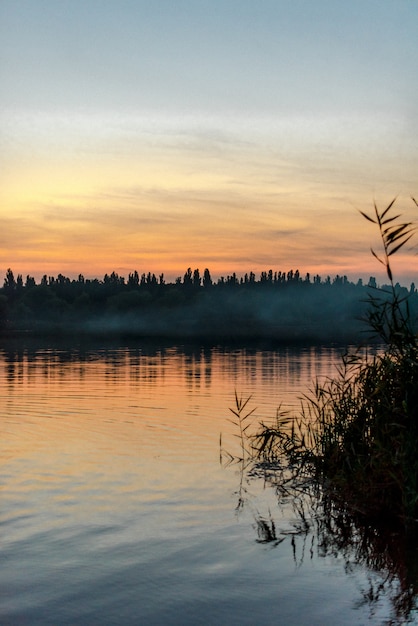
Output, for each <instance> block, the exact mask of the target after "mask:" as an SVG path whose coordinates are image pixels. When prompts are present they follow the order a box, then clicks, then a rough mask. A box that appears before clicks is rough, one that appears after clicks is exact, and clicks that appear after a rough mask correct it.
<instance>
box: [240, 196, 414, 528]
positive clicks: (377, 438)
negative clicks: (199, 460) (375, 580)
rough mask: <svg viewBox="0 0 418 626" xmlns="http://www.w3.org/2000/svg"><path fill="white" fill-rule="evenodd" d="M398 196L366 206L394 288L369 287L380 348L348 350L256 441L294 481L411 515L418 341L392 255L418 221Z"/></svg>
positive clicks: (376, 511) (371, 512) (261, 456)
mask: <svg viewBox="0 0 418 626" xmlns="http://www.w3.org/2000/svg"><path fill="white" fill-rule="evenodd" d="M413 201H414V203H415V204H416V205H417V206H418V204H417V202H416V200H415V199H413ZM394 204H395V201H394V200H393V201H392V202H391V203H390V204H389V205H388V206H387V207H386V208H385V209H384V210H383V211H380V210H379V209H378V207H377V206H376V205H375V206H374V214H372V215H368V214H366V213H363V212H362V215H363V217H364V218H365V219H366V220H368V221H370V222H372V223H373V224H374V225H376V226H377V228H378V230H379V234H380V238H381V242H382V252H381V253H377V252H376V251H375V250H373V249H372V254H373V256H374V257H375V258H376V259H377V260H378V262H379V263H381V264H382V265H383V266H384V267H385V270H386V274H387V277H388V279H389V285H388V287H387V288H385V289H383V290H382V289H373V290H371V292H370V296H369V302H368V304H369V306H368V313H367V322H368V325H369V327H370V329H371V330H372V331H373V333H374V334H375V335H376V336H377V338H378V339H379V340H380V342H381V343H382V344H383V349H382V350H381V351H378V353H377V354H375V355H373V356H371V355H370V354H367V353H365V352H364V351H362V350H360V349H358V350H357V351H355V352H353V353H350V354H346V355H345V356H344V357H343V358H342V363H341V365H340V367H339V369H338V371H337V374H336V376H335V377H333V378H330V379H327V380H326V381H325V382H324V383H321V384H320V383H319V382H317V383H316V385H315V387H314V389H313V390H312V393H311V394H308V395H306V396H304V397H303V398H302V407H301V413H300V415H297V416H292V417H289V416H288V415H286V414H284V413H282V412H278V414H277V416H276V419H275V421H274V423H273V424H266V423H261V425H260V428H259V430H258V432H257V433H256V434H255V435H253V438H252V446H253V451H254V458H256V459H257V460H258V462H259V463H263V464H264V465H265V464H269V463H270V464H274V463H277V460H278V459H281V461H282V463H283V462H285V464H286V468H287V472H288V478H287V479H288V480H295V479H296V478H298V479H299V480H300V479H301V478H302V479H303V480H305V479H307V478H311V479H313V480H316V481H320V482H321V484H322V485H323V486H324V487H325V488H326V490H327V492H328V493H331V494H332V496H333V497H334V498H336V499H337V500H340V501H341V502H344V503H347V502H348V503H349V505H350V507H351V508H352V510H355V511H357V512H359V513H361V514H363V515H366V516H368V517H369V518H370V517H375V516H382V515H384V516H385V517H396V518H398V519H399V518H400V519H403V520H411V519H417V517H418V340H417V335H416V326H415V322H416V320H413V319H412V318H411V314H410V311H409V307H408V298H407V297H405V296H401V295H400V294H399V289H398V288H397V285H396V284H395V283H394V279H393V273H392V267H391V257H392V256H393V255H394V254H395V253H397V252H398V251H399V250H401V249H402V248H403V247H404V246H405V244H406V243H407V242H408V241H409V240H410V238H411V237H412V236H413V234H414V230H415V227H414V225H413V224H412V223H411V222H404V221H402V219H401V215H399V214H395V213H394V211H393V207H394Z"/></svg>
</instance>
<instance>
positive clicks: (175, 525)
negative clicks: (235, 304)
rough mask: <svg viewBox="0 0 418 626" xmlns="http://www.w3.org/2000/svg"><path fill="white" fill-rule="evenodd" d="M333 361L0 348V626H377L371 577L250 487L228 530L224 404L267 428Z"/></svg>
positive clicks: (236, 353) (135, 349)
mask: <svg viewBox="0 0 418 626" xmlns="http://www.w3.org/2000/svg"><path fill="white" fill-rule="evenodd" d="M340 352H341V350H339V349H333V348H320V347H309V348H306V349H291V348H280V349H276V350H269V349H266V348H252V349H241V348H236V347H235V348H225V347H199V346H181V345H177V346H158V345H149V344H147V345H140V344H136V345H131V346H123V345H121V346H118V345H115V346H113V347H109V346H107V347H102V348H100V347H97V346H92V347H91V348H89V347H88V346H83V347H81V346H77V347H73V348H71V349H69V348H66V347H60V348H58V347H56V346H55V347H51V346H47V345H44V346H43V347H41V346H36V345H35V346H32V347H28V346H25V344H24V343H15V344H14V345H10V346H7V347H4V348H3V349H2V348H1V346H0V384H1V389H0V406H1V411H0V420H1V421H0V434H1V436H0V464H1V491H0V528H1V543H0V563H1V570H0V623H1V624H2V625H7V624H10V625H12V624H13V625H15V624H20V625H26V624H28V625H29V624H30V625H33V624H42V625H48V624H51V625H52V624H54V625H56V624H60V625H64V624H75V623H77V624H97V625H99V624H100V625H107V624H115V625H116V624H147V625H161V624H167V625H171V624H173V625H174V624H176V625H177V624H179V625H180V624H181V625H187V624H193V625H197V624H205V625H207V624H217V625H222V624H225V625H226V624H240V625H245V624H248V625H250V624H251V625H254V624H283V625H286V626H292V625H295V626H296V625H298V626H300V625H305V624H306V625H308V624H309V625H316V624H317V625H321V626H326V625H330V626H331V625H332V626H334V625H335V624H339V625H344V624H347V625H351V624H382V623H384V622H385V619H386V618H387V617H388V616H389V613H390V607H389V601H388V598H387V597H386V595H385V594H384V593H382V594H381V595H380V597H379V598H378V600H377V601H373V602H372V601H371V600H370V597H369V598H368V594H369V595H370V588H371V585H372V586H373V585H375V584H376V585H378V584H379V581H380V575H379V574H378V573H373V572H371V571H368V569H367V568H366V567H364V566H362V565H353V564H351V565H350V566H349V567H348V565H347V559H346V556H343V555H342V554H338V553H336V554H334V555H333V556H326V557H322V556H319V555H318V550H317V548H316V546H315V543H314V541H313V540H312V541H311V539H310V538H308V539H307V540H306V541H305V542H303V541H299V540H298V541H296V542H295V540H294V536H293V535H292V534H291V530H292V528H294V523H295V521H296V520H295V513H294V511H293V508H292V506H291V503H289V504H288V505H286V504H284V505H282V506H281V507H280V508H279V507H278V505H277V497H276V495H275V492H274V489H272V488H269V487H268V486H266V485H264V483H263V481H261V480H255V481H252V482H251V483H250V484H249V485H246V487H247V490H248V493H247V502H246V504H245V506H244V507H243V509H242V511H241V512H239V513H237V512H236V511H235V508H236V505H237V498H238V495H237V490H238V487H239V483H240V474H239V472H238V471H237V469H236V468H233V467H229V468H224V467H222V466H221V464H220V462H219V434H220V432H221V431H222V433H223V441H224V445H225V447H230V449H231V451H233V450H234V446H235V445H236V444H235V439H234V437H233V432H234V431H233V426H232V425H231V424H230V423H229V422H228V421H227V418H228V417H229V412H228V407H229V406H232V405H233V396H234V390H235V389H237V390H238V391H239V392H242V393H243V394H244V395H249V394H253V406H257V411H256V414H255V415H256V417H257V418H259V419H268V418H270V417H273V416H274V415H275V411H276V408H277V407H278V406H279V404H280V403H282V404H283V405H284V406H286V407H297V406H298V404H299V401H298V397H299V396H300V395H301V393H303V392H305V391H306V390H307V387H309V385H310V384H311V382H312V380H313V379H314V377H315V376H319V377H323V376H326V375H330V374H332V372H333V371H334V367H335V362H336V361H338V359H339V354H340ZM260 516H261V517H263V518H265V519H270V516H271V517H273V518H274V521H275V525H276V530H277V532H278V533H281V537H283V541H281V543H280V544H279V545H276V544H277V542H269V543H261V542H260V536H259V535H258V534H257V520H258V519H260ZM288 533H290V534H288Z"/></svg>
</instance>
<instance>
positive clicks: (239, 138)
mask: <svg viewBox="0 0 418 626" xmlns="http://www.w3.org/2000/svg"><path fill="white" fill-rule="evenodd" d="M417 32H418V1H417V0H350V2H348V1H343V0H319V1H317V2H315V1H313V0H257V2H256V1H246V0H210V1H209V0H175V1H174V0H153V1H151V0H148V1H146V0H1V2H0V178H1V186H0V219H1V228H0V280H2V276H3V275H4V274H5V271H6V269H7V268H8V267H11V268H12V269H13V271H14V273H15V274H17V273H21V274H23V276H24V277H25V276H26V274H30V275H33V276H35V277H37V278H39V277H40V276H41V275H43V274H48V275H57V274H58V273H59V272H61V273H63V274H65V275H67V276H70V277H76V276H78V274H79V273H83V274H84V275H85V276H86V277H99V278H101V277H103V274H104V273H105V272H108V273H109V272H112V271H116V272H118V273H119V274H122V275H124V276H127V275H128V273H129V272H131V271H133V270H135V269H136V270H138V272H139V273H142V272H148V271H151V272H155V273H156V274H157V273H161V272H164V273H165V276H166V279H167V280H171V279H174V278H175V277H176V276H179V275H183V274H184V272H185V270H186V269H187V267H189V266H190V267H192V268H195V267H198V268H200V270H201V271H202V272H203V269H204V268H205V267H208V268H209V269H210V270H211V273H212V276H213V277H217V276H219V275H221V274H224V275H226V274H228V273H231V272H233V271H235V272H237V273H238V274H243V273H245V272H249V271H251V270H252V271H255V272H256V274H257V273H259V272H260V271H261V270H268V269H270V268H273V269H274V270H282V271H287V270H289V269H291V268H292V269H297V268H298V269H299V270H300V272H301V273H305V272H307V271H309V272H311V273H316V272H318V273H319V274H321V275H322V276H324V277H325V276H326V275H327V274H330V275H331V276H334V275H335V274H337V273H338V274H346V275H348V276H349V277H350V278H351V279H357V278H358V277H360V276H361V277H364V278H368V276H370V275H371V274H372V275H374V276H377V277H379V276H381V274H380V273H379V272H380V268H379V267H378V264H377V263H376V261H375V260H374V259H373V258H372V256H371V254H370V245H374V246H375V245H376V246H377V240H376V233H375V231H374V230H373V227H372V225H371V224H369V223H367V222H366V221H365V220H364V219H363V218H361V217H360V215H359V213H358V210H364V211H369V210H371V209H372V207H373V202H374V201H375V200H376V202H377V204H378V205H379V206H380V207H382V208H383V207H384V206H385V204H388V203H389V201H390V200H391V199H392V198H393V197H394V196H398V205H399V209H400V210H401V212H402V213H404V215H405V217H408V218H410V219H417V220H418V209H417V208H416V207H415V206H414V205H413V203H412V201H411V200H410V196H411V195H412V196H415V197H417V198H418V36H417ZM394 267H395V272H396V273H397V276H398V277H399V278H400V279H401V282H410V281H411V280H415V281H416V282H417V279H416V274H417V269H418V256H417V246H416V247H415V249H409V251H407V253H406V254H404V255H401V256H399V258H398V259H396V262H395V263H394Z"/></svg>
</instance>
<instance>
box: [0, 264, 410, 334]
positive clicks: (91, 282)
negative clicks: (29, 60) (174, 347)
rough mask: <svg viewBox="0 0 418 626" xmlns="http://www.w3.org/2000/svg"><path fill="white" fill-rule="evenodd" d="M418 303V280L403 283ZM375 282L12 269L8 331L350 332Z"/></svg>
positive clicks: (1, 311) (4, 325)
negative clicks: (73, 275) (89, 275)
mask: <svg viewBox="0 0 418 626" xmlns="http://www.w3.org/2000/svg"><path fill="white" fill-rule="evenodd" d="M397 289H398V290H399V293H400V294H401V296H402V297H404V298H405V301H406V300H407V301H408V306H410V307H412V309H413V310H414V311H415V310H417V311H418V303H417V300H418V295H417V290H416V289H415V285H414V284H411V286H410V288H409V289H407V288H406V287H401V286H400V285H397ZM370 290H374V291H376V290H378V291H379V293H382V294H383V297H384V293H385V286H382V287H381V288H379V287H378V286H377V283H376V279H375V278H374V277H372V276H371V277H370V279H369V281H368V283H367V284H363V281H362V280H361V279H359V280H358V281H357V282H356V283H353V282H351V281H349V280H348V278H347V276H339V275H336V276H335V277H334V278H332V279H331V277H330V276H327V277H326V278H325V279H322V278H321V276H319V275H318V274H316V275H311V274H309V273H307V274H306V275H304V276H301V274H300V272H299V271H298V270H295V271H294V270H289V271H287V272H282V271H273V270H272V269H270V270H268V271H263V272H261V273H260V275H259V277H258V278H257V277H256V275H255V273H254V272H249V273H246V274H244V275H243V276H240V277H238V276H237V274H236V273H235V272H234V273H232V274H231V275H227V276H225V277H224V276H221V277H220V278H218V279H217V280H213V279H212V277H211V274H210V271H209V269H207V268H206V269H205V270H204V272H203V275H201V273H200V271H199V269H194V270H192V269H191V268H190V267H189V268H188V269H187V270H186V272H185V273H184V275H183V276H179V277H178V278H176V279H175V281H174V282H166V280H165V278H164V274H160V275H159V276H158V277H157V276H156V275H155V274H153V273H151V272H148V273H143V274H141V275H140V274H139V273H138V272H137V271H136V270H135V271H134V272H132V273H129V275H128V278H127V279H125V277H124V276H120V275H119V274H118V273H116V272H112V273H111V274H105V275H104V277H103V279H102V280H99V279H97V278H94V279H86V278H84V276H83V275H82V274H80V275H79V276H78V278H77V279H70V278H68V277H66V276H64V275H63V274H58V276H56V277H54V276H47V275H44V276H43V277H42V279H41V280H40V282H39V283H37V282H36V281H35V279H34V278H33V277H32V276H29V275H28V276H26V279H25V280H24V279H23V277H22V275H21V274H18V275H17V276H16V277H15V275H14V273H13V271H12V270H11V269H8V270H7V272H6V275H5V278H4V284H3V287H2V288H1V289H0V328H1V329H2V331H3V333H4V332H12V331H37V332H59V333H68V332H76V331H83V332H88V333H97V334H100V333H103V334H106V333H115V332H116V333H126V334H135V335H142V336H156V335H158V336H168V335H170V336H184V337H213V338H215V337H219V338H235V337H237V338H238V337H254V338H259V337H261V338H271V339H281V340H291V341H292V340H307V339H313V340H346V339H349V338H351V337H352V336H353V337H354V335H356V336H357V335H358V333H359V332H361V330H362V321H361V320H362V318H363V317H364V312H365V307H366V304H367V298H368V294H369V293H370Z"/></svg>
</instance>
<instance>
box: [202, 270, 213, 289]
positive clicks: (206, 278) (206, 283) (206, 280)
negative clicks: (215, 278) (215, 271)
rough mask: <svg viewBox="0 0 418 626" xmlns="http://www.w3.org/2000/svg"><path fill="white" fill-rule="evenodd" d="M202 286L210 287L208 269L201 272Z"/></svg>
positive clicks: (210, 281)
mask: <svg viewBox="0 0 418 626" xmlns="http://www.w3.org/2000/svg"><path fill="white" fill-rule="evenodd" d="M203 286H204V287H212V278H211V275H210V272H209V270H208V268H206V269H205V271H204V272H203Z"/></svg>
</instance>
